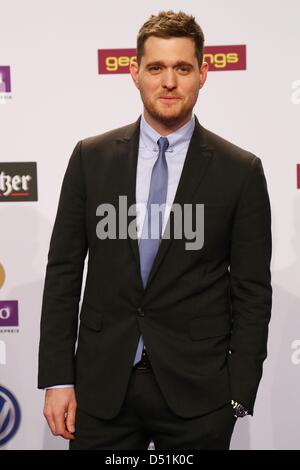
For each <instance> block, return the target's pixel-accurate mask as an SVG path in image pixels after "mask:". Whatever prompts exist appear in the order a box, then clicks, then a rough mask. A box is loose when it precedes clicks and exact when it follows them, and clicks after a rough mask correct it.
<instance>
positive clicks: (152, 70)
mask: <svg viewBox="0 0 300 470" xmlns="http://www.w3.org/2000/svg"><path fill="white" fill-rule="evenodd" d="M149 70H150V72H158V71H159V70H160V67H159V65H152V66H151V67H149Z"/></svg>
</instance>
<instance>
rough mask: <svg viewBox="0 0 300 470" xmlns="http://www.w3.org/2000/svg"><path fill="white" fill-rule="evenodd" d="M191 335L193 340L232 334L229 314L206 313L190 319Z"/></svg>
mask: <svg viewBox="0 0 300 470" xmlns="http://www.w3.org/2000/svg"><path fill="white" fill-rule="evenodd" d="M188 330H189V336H190V338H191V339H192V340H201V339H208V338H217V337H219V336H227V335H230V332H231V322H230V317H229V315H219V316H214V315H206V316H201V317H196V318H193V319H192V320H190V322H189V324H188Z"/></svg>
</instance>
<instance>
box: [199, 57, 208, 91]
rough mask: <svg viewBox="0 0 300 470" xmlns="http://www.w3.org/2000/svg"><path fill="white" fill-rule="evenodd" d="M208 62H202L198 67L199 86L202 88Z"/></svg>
mask: <svg viewBox="0 0 300 470" xmlns="http://www.w3.org/2000/svg"><path fill="white" fill-rule="evenodd" d="M207 72H208V63H207V62H203V63H202V65H201V68H200V77H199V88H202V87H203V86H204V84H205V82H206V79H207Z"/></svg>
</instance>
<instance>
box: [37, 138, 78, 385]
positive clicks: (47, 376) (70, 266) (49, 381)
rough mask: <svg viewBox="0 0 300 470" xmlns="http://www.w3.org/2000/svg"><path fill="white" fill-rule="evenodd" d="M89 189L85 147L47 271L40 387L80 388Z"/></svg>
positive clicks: (65, 187)
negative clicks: (77, 356)
mask: <svg viewBox="0 0 300 470" xmlns="http://www.w3.org/2000/svg"><path fill="white" fill-rule="evenodd" d="M86 254H87V237H86V230H85V188H84V176H83V170H82V162H81V142H78V144H77V145H76V147H75V149H74V151H73V153H72V155H71V158H70V161H69V164H68V167H67V170H66V173H65V176H64V179H63V184H62V188H61V194H60V199H59V204H58V210H57V215H56V219H55V224H54V228H53V232H52V236H51V241H50V248H49V253H48V264H47V269H46V277H45V285H44V293H43V302H42V316H41V334H40V346H39V377H38V387H39V388H45V387H48V386H53V385H57V384H64V383H75V373H74V352H75V344H76V339H77V326H78V307H79V301H80V294H81V285H82V275H83V268H84V260H85V257H86Z"/></svg>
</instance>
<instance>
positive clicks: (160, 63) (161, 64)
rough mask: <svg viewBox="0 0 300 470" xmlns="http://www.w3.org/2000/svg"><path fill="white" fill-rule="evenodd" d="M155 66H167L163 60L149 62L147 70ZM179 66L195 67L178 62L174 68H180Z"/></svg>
mask: <svg viewBox="0 0 300 470" xmlns="http://www.w3.org/2000/svg"><path fill="white" fill-rule="evenodd" d="M153 65H160V66H162V67H165V65H166V64H165V63H164V62H163V61H162V60H155V61H152V62H149V63H148V64H147V65H146V68H149V67H152V66H153ZM179 65H186V66H188V67H192V68H193V67H194V66H193V64H191V63H190V62H186V61H185V60H178V61H177V62H175V64H174V67H178V66H179Z"/></svg>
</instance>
